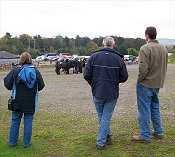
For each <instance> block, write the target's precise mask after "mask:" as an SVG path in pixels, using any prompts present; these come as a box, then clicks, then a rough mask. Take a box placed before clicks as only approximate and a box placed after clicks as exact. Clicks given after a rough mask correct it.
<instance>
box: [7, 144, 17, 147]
mask: <svg viewBox="0 0 175 157" xmlns="http://www.w3.org/2000/svg"><path fill="white" fill-rule="evenodd" d="M16 145H17V144H14V145H12V144H9V147H15V146H16Z"/></svg>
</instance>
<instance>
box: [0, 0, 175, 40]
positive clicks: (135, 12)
mask: <svg viewBox="0 0 175 157" xmlns="http://www.w3.org/2000/svg"><path fill="white" fill-rule="evenodd" d="M0 7H1V8H0V37H2V36H4V35H5V33H6V32H9V33H10V34H11V35H12V36H13V37H15V36H19V35H21V34H28V35H30V36H34V35H41V36H42V37H55V36H56V35H61V36H63V37H65V36H67V37H69V38H75V37H76V35H79V36H80V37H84V36H87V37H90V38H94V37H99V36H106V35H114V36H120V37H125V38H126V37H129V38H137V37H140V38H144V31H145V28H146V27H147V26H155V27H156V28H157V32H158V35H157V38H170V39H175V15H174V14H175V0H150V1H149V0H135V1H133V0H101V1H97V0H88V1H86V0H81V1H80V0H78V1H73V0H64V1H61V0H57V1H56V0H35V1H34V0H23V1H22V0H0Z"/></svg>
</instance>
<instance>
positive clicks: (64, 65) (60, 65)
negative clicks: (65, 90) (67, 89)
mask: <svg viewBox="0 0 175 157" xmlns="http://www.w3.org/2000/svg"><path fill="white" fill-rule="evenodd" d="M55 68H56V69H55V72H56V73H57V75H59V74H60V69H63V70H65V72H66V74H69V69H70V68H74V62H73V61H68V62H67V63H64V62H56V64H55Z"/></svg>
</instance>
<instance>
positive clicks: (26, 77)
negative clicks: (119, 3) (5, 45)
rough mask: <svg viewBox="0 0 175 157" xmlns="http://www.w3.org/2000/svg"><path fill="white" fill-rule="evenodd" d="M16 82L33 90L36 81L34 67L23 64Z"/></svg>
mask: <svg viewBox="0 0 175 157" xmlns="http://www.w3.org/2000/svg"><path fill="white" fill-rule="evenodd" d="M17 80H18V81H17V82H18V83H19V82H23V83H24V84H25V86H26V87H28V88H33V86H34V84H35V81H36V71H35V66H33V65H31V64H25V65H24V66H23V68H22V70H21V71H20V72H19V74H18V78H17Z"/></svg>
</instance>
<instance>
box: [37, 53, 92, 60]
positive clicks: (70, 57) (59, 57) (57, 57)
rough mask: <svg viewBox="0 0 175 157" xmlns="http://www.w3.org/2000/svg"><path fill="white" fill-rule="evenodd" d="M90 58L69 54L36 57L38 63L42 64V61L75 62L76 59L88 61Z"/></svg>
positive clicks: (50, 54) (49, 54)
mask: <svg viewBox="0 0 175 157" xmlns="http://www.w3.org/2000/svg"><path fill="white" fill-rule="evenodd" d="M89 57H90V56H78V55H72V54H69V53H64V54H59V55H58V54H56V53H48V54H44V55H41V56H38V57H36V59H35V60H36V62H41V61H62V60H66V59H68V60H73V59H75V58H78V59H80V58H86V59H88V58H89Z"/></svg>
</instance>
